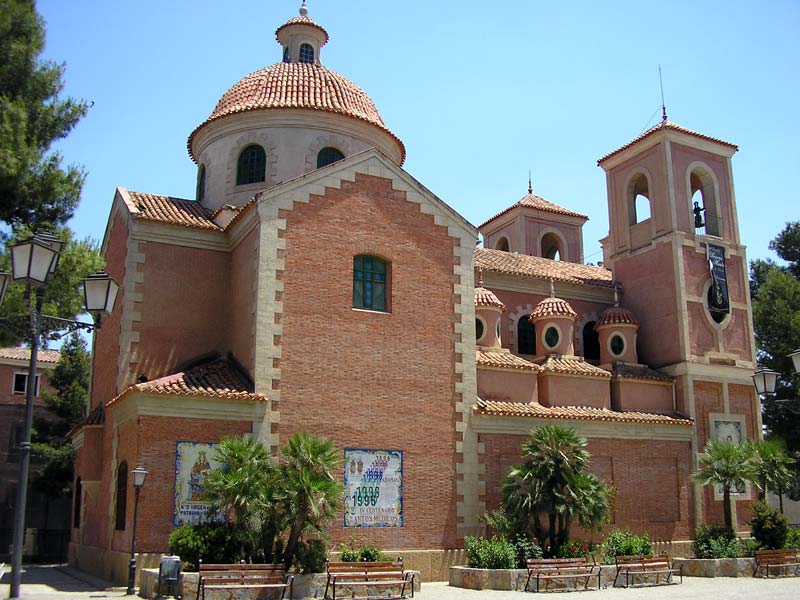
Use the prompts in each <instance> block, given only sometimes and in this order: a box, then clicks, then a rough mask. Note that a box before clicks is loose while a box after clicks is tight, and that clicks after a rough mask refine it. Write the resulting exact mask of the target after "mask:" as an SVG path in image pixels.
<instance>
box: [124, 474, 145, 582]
mask: <svg viewBox="0 0 800 600" xmlns="http://www.w3.org/2000/svg"><path fill="white" fill-rule="evenodd" d="M131 475H132V476H133V489H134V499H133V531H132V532H131V559H130V562H129V563H128V590H127V591H126V592H125V594H126V595H128V596H132V595H133V594H135V593H136V592H135V590H134V589H133V588H134V584H135V580H136V521H137V519H138V517H139V492H141V491H142V486H143V485H144V480H145V477H147V471H146V470H145V469H144V467H142V466H141V465H140V466H138V467H136V468H135V469H134V470H133V471H131Z"/></svg>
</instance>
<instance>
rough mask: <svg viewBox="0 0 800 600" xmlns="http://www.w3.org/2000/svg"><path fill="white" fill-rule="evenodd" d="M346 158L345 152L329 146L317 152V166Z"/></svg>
mask: <svg viewBox="0 0 800 600" xmlns="http://www.w3.org/2000/svg"><path fill="white" fill-rule="evenodd" d="M343 158H344V154H342V153H341V152H339V150H337V149H336V148H331V147H330V146H328V147H327V148H323V149H322V150H320V151H319V153H318V154H317V168H318V169H319V168H320V167H324V166H326V165H330V164H333V163H335V162H336V161H337V160H342V159H343Z"/></svg>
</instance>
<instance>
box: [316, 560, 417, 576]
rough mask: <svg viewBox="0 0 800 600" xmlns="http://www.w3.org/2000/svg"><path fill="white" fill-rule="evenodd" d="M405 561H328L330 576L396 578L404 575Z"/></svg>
mask: <svg viewBox="0 0 800 600" xmlns="http://www.w3.org/2000/svg"><path fill="white" fill-rule="evenodd" d="M404 573H405V572H404V571H403V561H402V559H401V560H395V561H371V562H366V561H365V562H328V576H331V575H334V576H337V577H339V578H343V579H350V580H354V579H358V578H361V577H364V578H367V577H368V578H369V579H396V578H398V577H402V576H403V575H404Z"/></svg>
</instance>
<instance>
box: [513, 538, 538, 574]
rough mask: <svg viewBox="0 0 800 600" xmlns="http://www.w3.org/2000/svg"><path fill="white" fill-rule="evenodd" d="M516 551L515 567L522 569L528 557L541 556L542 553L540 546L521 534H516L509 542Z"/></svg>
mask: <svg viewBox="0 0 800 600" xmlns="http://www.w3.org/2000/svg"><path fill="white" fill-rule="evenodd" d="M511 544H512V545H513V546H514V550H515V552H516V553H517V568H518V569H524V568H525V567H526V566H527V562H528V559H529V558H542V556H543V555H544V553H543V552H542V548H541V546H539V544H537V543H536V542H534V541H533V540H529V539H528V538H526V537H525V536H523V535H518V536H517V537H515V538H514V540H513V541H512V542H511Z"/></svg>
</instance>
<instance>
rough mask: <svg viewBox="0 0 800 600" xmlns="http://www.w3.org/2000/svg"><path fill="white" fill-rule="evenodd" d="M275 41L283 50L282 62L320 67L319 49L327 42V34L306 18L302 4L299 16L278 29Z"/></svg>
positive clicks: (305, 10)
mask: <svg viewBox="0 0 800 600" xmlns="http://www.w3.org/2000/svg"><path fill="white" fill-rule="evenodd" d="M275 39H277V40H278V43H279V44H280V45H281V47H282V48H283V62H285V63H306V64H312V65H320V64H322V63H321V62H320V58H319V55H320V49H321V48H322V46H324V45H325V44H326V43H327V42H328V32H327V31H325V29H323V28H322V26H321V25H318V24H317V23H315V22H314V21H313V20H312V19H311V18H310V17H309V16H308V9H307V8H306V3H305V2H303V5H302V6H301V7H300V16H299V17H294V18H293V19H289V20H288V21H286V23H284V24H283V25H281V26H280V27H278V29H277V30H276V31H275Z"/></svg>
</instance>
